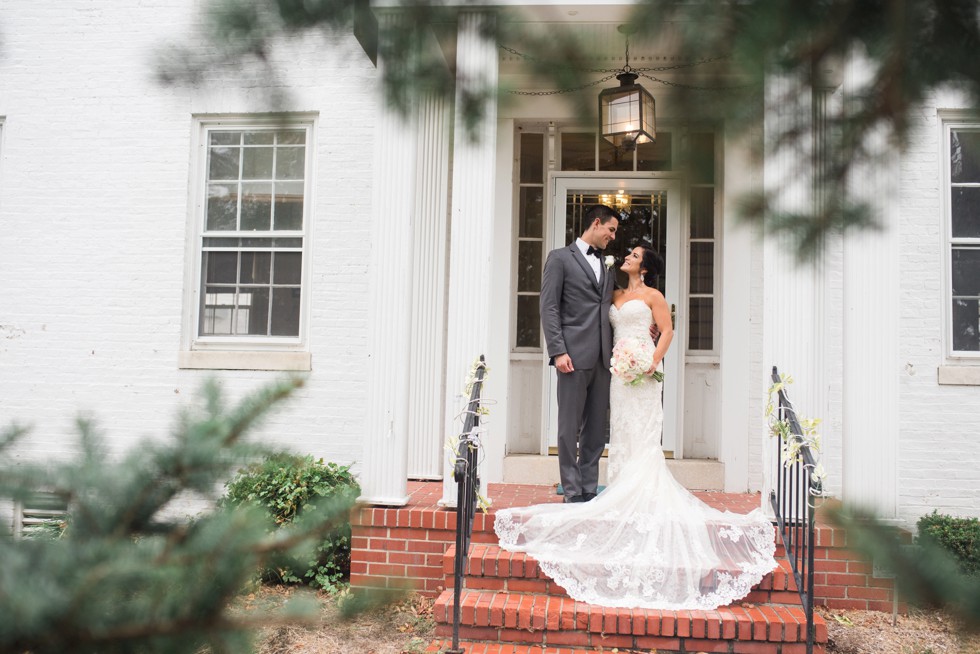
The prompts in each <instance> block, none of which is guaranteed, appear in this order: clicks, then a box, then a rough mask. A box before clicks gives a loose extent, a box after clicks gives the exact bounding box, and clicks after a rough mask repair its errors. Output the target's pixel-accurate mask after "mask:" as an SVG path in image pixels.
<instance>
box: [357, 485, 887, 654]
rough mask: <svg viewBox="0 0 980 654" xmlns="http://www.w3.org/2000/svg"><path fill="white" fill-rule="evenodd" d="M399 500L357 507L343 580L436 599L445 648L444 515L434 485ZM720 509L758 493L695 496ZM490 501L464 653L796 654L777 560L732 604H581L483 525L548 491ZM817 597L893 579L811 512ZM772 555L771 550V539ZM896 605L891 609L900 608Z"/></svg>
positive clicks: (878, 588) (510, 492)
mask: <svg viewBox="0 0 980 654" xmlns="http://www.w3.org/2000/svg"><path fill="white" fill-rule="evenodd" d="M409 491H410V495H411V496H410V500H409V502H408V504H407V505H406V506H403V507H398V508H391V507H387V508H386V507H371V506H362V507H359V508H358V509H356V510H355V511H354V512H353V514H352V517H351V524H352V530H353V538H352V548H351V549H352V552H351V559H352V561H351V585H352V586H353V587H354V588H364V589H368V588H379V589H385V588H404V587H406V585H407V586H408V587H411V588H415V589H416V590H418V591H421V592H423V593H426V594H429V595H432V596H434V597H436V598H437V600H436V606H435V615H436V619H437V623H438V624H437V635H438V637H439V638H440V639H441V640H440V641H439V642H435V643H433V644H432V645H431V646H430V647H429V648H428V650H427V651H428V652H443V651H445V650H447V649H449V647H450V641H449V639H450V637H451V634H452V626H451V624H452V623H451V620H452V596H453V593H452V591H451V590H446V589H452V587H453V578H452V569H453V568H452V561H453V557H454V555H455V551H454V548H453V545H452V543H453V542H454V540H455V528H456V519H455V517H456V516H455V512H454V511H452V510H448V509H445V508H443V507H441V506H439V503H438V500H439V498H440V497H441V494H442V484H441V482H409ZM696 494H697V495H698V497H700V498H701V499H703V500H704V501H706V502H708V503H709V504H711V505H712V506H715V507H717V508H720V509H728V510H732V511H739V512H747V511H750V510H752V509H753V508H755V507H757V506H759V504H760V497H759V496H758V495H757V494H755V495H749V494H737V493H696ZM489 497H491V498H492V499H493V506H494V509H491V510H490V512H489V513H482V512H479V513H477V515H476V518H475V520H474V524H473V545H472V548H471V556H470V561H469V566H468V573H469V574H468V576H467V578H466V579H465V582H464V590H463V592H462V597H461V599H462V618H463V620H462V625H461V627H462V628H461V637H462V638H463V639H464V640H465V643H464V644H463V645H462V648H463V649H464V650H465V651H466V652H467V654H530V653H533V654H590V653H592V652H605V653H606V654H608V653H609V652H611V651H612V650H613V649H614V648H616V649H618V652H620V654H626V653H627V652H636V651H640V652H642V651H653V649H654V648H656V649H657V651H658V652H660V654H667V653H678V652H679V653H683V654H688V653H691V652H695V653H696V652H725V653H728V654H803V652H805V650H806V648H805V641H806V638H805V636H806V633H805V625H804V620H803V611H802V608H801V607H800V603H799V598H798V595H797V593H796V587H795V584H794V583H793V580H792V575H789V574H787V568H786V564H781V565H780V567H779V568H777V569H776V570H775V571H774V572H773V573H771V574H770V575H768V576H767V577H765V578H764V579H763V580H762V581H761V582H760V583H759V584H758V586H757V587H756V588H755V590H753V592H752V593H750V595H749V596H748V597H746V598H745V600H743V601H742V602H739V603H736V604H735V605H733V606H729V607H724V608H720V609H718V610H716V611H650V610H628V609H609V608H602V607H596V606H589V605H587V604H584V603H581V602H575V601H573V600H571V599H569V598H568V596H567V595H566V594H565V592H564V590H563V589H561V588H560V587H559V586H558V585H557V584H555V583H554V582H552V581H551V580H550V579H548V578H547V577H545V576H544V575H543V574H541V572H540V571H539V570H538V566H537V564H536V563H535V562H534V561H533V559H529V558H528V557H526V556H524V555H520V554H511V553H508V552H504V551H501V550H500V549H499V548H498V547H497V545H496V543H497V540H496V535H495V534H494V531H493V522H494V513H495V509H498V508H504V507H509V506H528V505H530V504H537V503H541V502H550V501H555V502H560V501H561V498H560V497H557V496H555V495H554V489H553V488H549V487H546V486H533V485H521V484H491V485H490V488H489ZM816 545H817V548H816V566H815V570H816V575H815V577H816V589H815V590H816V593H815V594H816V603H817V604H818V605H824V606H828V607H831V608H837V609H871V610H878V611H891V610H892V580H890V579H880V578H878V577H875V576H874V574H873V570H872V566H871V565H870V564H869V563H868V562H866V561H864V560H863V559H862V558H861V557H860V556H858V555H857V554H855V553H854V552H852V551H850V550H849V549H848V547H847V541H846V534H845V533H844V532H843V531H842V530H840V529H838V528H834V527H831V526H829V525H825V524H821V523H820V521H819V517H818V526H817V534H816ZM777 557H780V558H781V557H782V548H780V547H777ZM900 610H902V609H900ZM815 622H816V624H817V632H816V636H817V647H816V648H815V649H814V651H815V652H817V653H818V654H821V653H822V652H824V651H825V643H826V638H827V630H826V625H825V624H824V622H823V621H822V619H820V617H819V616H817V617H816V620H815Z"/></svg>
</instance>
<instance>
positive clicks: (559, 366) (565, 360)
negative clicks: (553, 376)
mask: <svg viewBox="0 0 980 654" xmlns="http://www.w3.org/2000/svg"><path fill="white" fill-rule="evenodd" d="M555 369H556V370H558V372H564V373H566V374H567V373H570V372H572V371H573V370H575V366H573V365H572V357H570V356H568V354H559V355H558V356H556V357H555Z"/></svg>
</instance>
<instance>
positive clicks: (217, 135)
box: [210, 131, 242, 145]
mask: <svg viewBox="0 0 980 654" xmlns="http://www.w3.org/2000/svg"><path fill="white" fill-rule="evenodd" d="M210 135H211V145H241V142H242V133H241V132H220V131H213V132H211V133H210Z"/></svg>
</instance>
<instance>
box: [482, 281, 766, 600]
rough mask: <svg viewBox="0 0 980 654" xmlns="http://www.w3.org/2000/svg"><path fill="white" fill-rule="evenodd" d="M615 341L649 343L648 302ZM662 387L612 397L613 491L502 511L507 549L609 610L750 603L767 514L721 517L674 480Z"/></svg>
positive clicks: (630, 307)
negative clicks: (665, 445) (664, 439)
mask: <svg viewBox="0 0 980 654" xmlns="http://www.w3.org/2000/svg"><path fill="white" fill-rule="evenodd" d="M609 317H610V321H611V322H612V325H613V329H614V334H615V339H616V340H619V339H622V338H630V337H631V338H637V339H644V340H647V341H649V340H650V332H649V330H650V324H651V322H652V319H653V318H652V315H651V312H650V309H649V307H648V306H647V305H646V303H644V302H643V301H642V300H629V301H628V302H626V303H625V304H623V305H622V307H620V308H616V306H615V305H614V306H612V307H611V308H610V313H609ZM661 388H662V384H661V383H659V382H657V381H655V380H654V379H653V378H652V377H651V378H647V379H646V380H645V381H644V382H642V383H641V384H638V385H635V386H630V385H627V384H625V383H623V382H622V381H621V380H620V379H619V378H618V377H616V376H615V375H614V376H613V378H612V384H611V390H610V398H609V400H610V402H609V403H610V410H611V422H610V438H609V441H610V442H609V485H608V486H607V488H606V489H605V490H604V491H603V492H602V493H600V494H599V496H598V497H596V498H595V499H594V500H592V501H591V502H586V503H584V504H540V505H536V506H530V507H522V508H512V509H502V510H500V511H497V513H496V520H495V523H494V529H495V530H496V532H497V536H498V539H499V541H500V546H501V547H502V548H503V549H505V550H509V551H512V552H526V553H528V554H530V555H531V556H533V557H534V558H535V559H536V560H537V561H538V564H539V565H540V567H541V570H542V571H543V572H544V573H545V574H546V575H548V576H549V577H551V578H552V579H554V580H555V581H556V582H558V583H559V584H560V585H561V586H562V587H563V588H564V589H565V590H566V591H567V592H568V594H569V595H570V596H571V597H573V598H574V599H576V600H580V601H583V602H588V603H590V604H599V605H602V606H614V607H631V608H651V609H714V608H717V607H719V606H724V605H726V604H730V603H731V602H733V601H735V600H738V599H741V598H743V597H745V596H746V595H748V593H749V591H750V590H751V589H752V587H753V586H754V585H755V584H757V583H758V582H759V581H760V580H761V579H762V577H763V576H765V575H766V573H768V572H770V571H771V570H772V569H773V568H774V567H775V566H776V561H775V559H774V557H773V554H774V552H775V541H774V539H773V535H774V531H773V527H772V524H771V523H770V522H769V520H768V519H767V518H766V517H765V515H764V514H763V513H762V511H761V510H760V509H756V510H755V511H753V512H752V513H750V514H748V515H744V514H740V513H732V512H729V511H720V510H718V509H715V508H712V507H710V506H708V505H707V504H705V503H704V502H702V501H701V500H699V499H698V498H697V497H695V496H694V495H692V494H691V493H690V492H688V490H687V489H685V488H684V487H683V486H681V485H680V484H679V483H678V482H677V481H676V480H675V479H674V478H673V476H672V475H671V474H670V471H668V469H667V463H666V461H665V460H664V454H663V450H662V449H661V445H660V440H661V433H662V431H663V404H662V402H661Z"/></svg>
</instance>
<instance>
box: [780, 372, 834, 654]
mask: <svg viewBox="0 0 980 654" xmlns="http://www.w3.org/2000/svg"><path fill="white" fill-rule="evenodd" d="M772 382H773V384H779V383H780V382H781V380H780V378H779V372H778V371H777V370H776V366H773V367H772ZM777 411H778V412H779V413H778V416H777V417H778V419H779V420H783V421H785V422H786V423H787V424H788V426H789V436H788V437H789V438H790V439H796V443H797V444H799V456H798V458H795V459H794V460H792V461H789V462H787V461H786V450H787V448H786V447H783V443H780V444H779V456H778V459H777V463H776V471H775V473H776V474H775V482H776V483H775V487H774V488H773V490H772V492H771V493H770V495H769V501H770V502H771V503H772V508H773V511H775V513H776V523H777V526H778V529H779V537H780V538H781V539H782V542H783V549H784V550H785V551H786V559H787V561H789V564H790V566H791V567H792V569H793V578H794V579H795V580H796V587H797V588H798V589H799V592H800V602H801V603H802V604H803V610H804V612H805V613H806V651H807V654H812V653H813V642H814V638H815V636H816V627H815V625H814V624H813V554H814V549H815V548H816V540H815V522H816V520H815V517H814V509H815V506H814V499H815V498H817V497H819V496H820V495H822V494H823V488H822V483H821V481H820V479H819V478H816V477H814V475H813V472H814V470H815V469H816V465H817V461H816V460H815V458H814V456H813V452H812V451H811V450H810V447H809V445H808V444H807V441H806V439H805V438H804V437H803V429H802V427H801V426H800V421H799V419H798V418H797V416H796V410H795V409H793V405H792V403H790V401H789V398H788V397H787V396H786V388H785V387H781V388H780V390H779V407H778V409H777Z"/></svg>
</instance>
